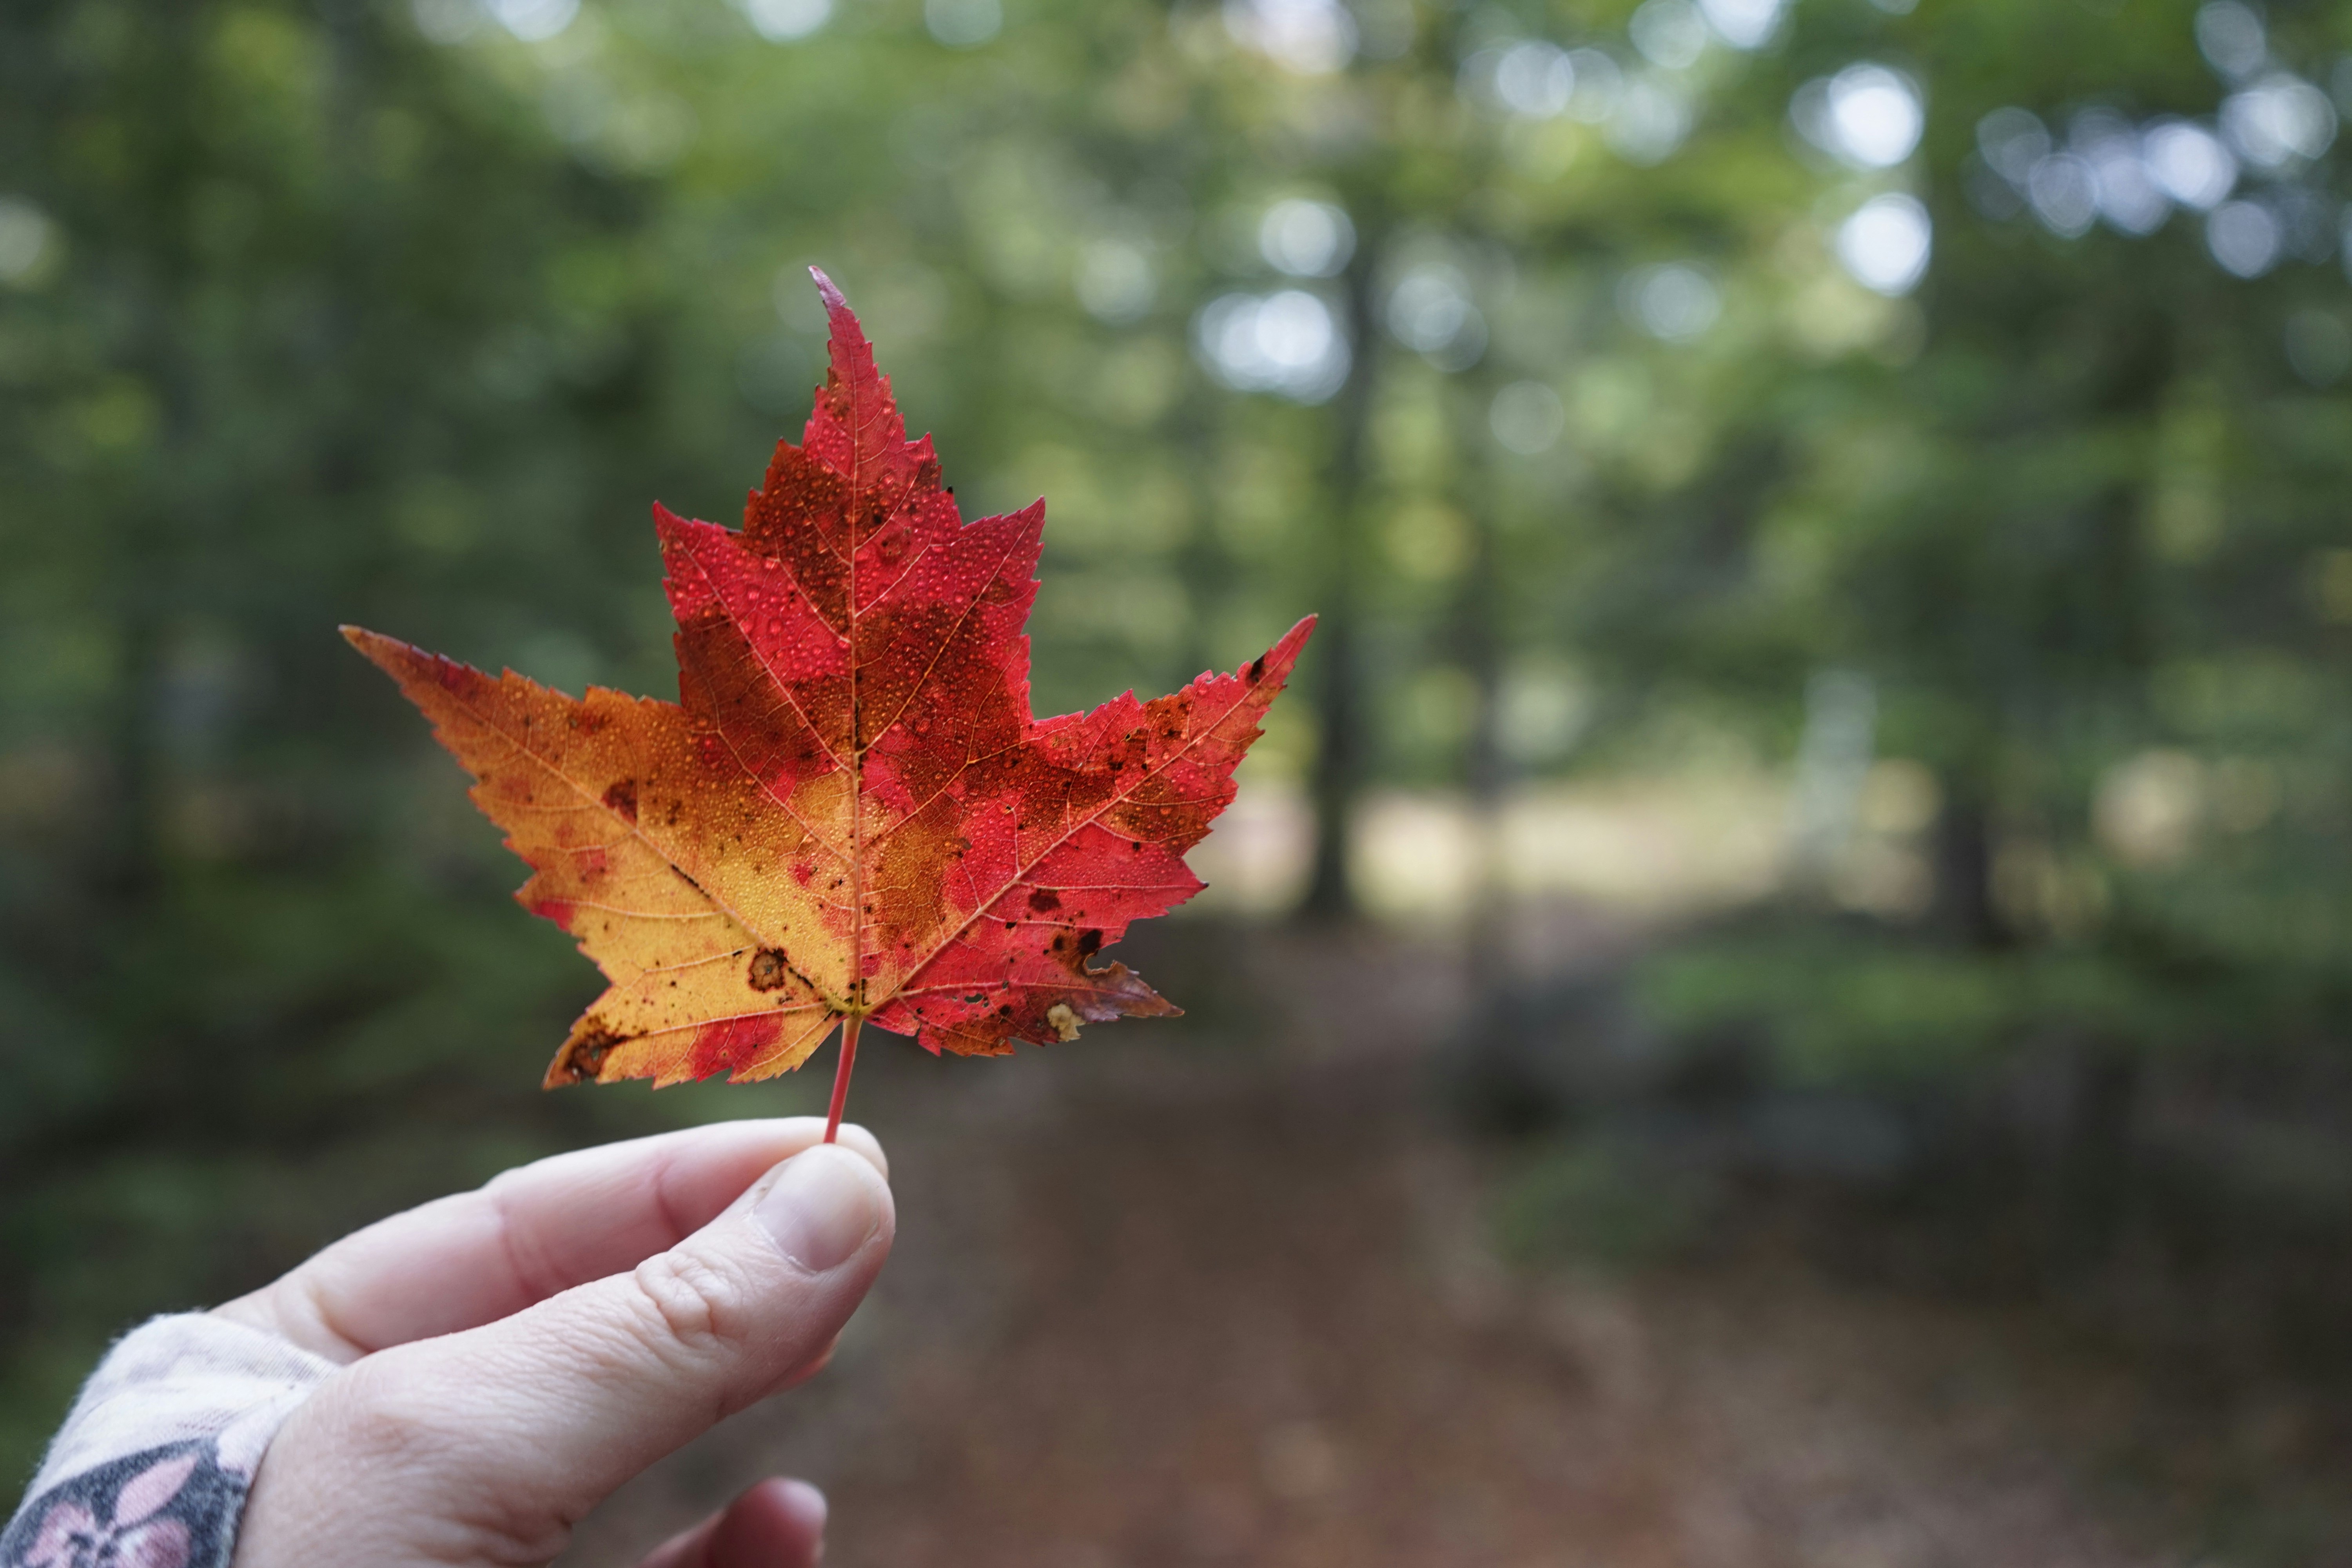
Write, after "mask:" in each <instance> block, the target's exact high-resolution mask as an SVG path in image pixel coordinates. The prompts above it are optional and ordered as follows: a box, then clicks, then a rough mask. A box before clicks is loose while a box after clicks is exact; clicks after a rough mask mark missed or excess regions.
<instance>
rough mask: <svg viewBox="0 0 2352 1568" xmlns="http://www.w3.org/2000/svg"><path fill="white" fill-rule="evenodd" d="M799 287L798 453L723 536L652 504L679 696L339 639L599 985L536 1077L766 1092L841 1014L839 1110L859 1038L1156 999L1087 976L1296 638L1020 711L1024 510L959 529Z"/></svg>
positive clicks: (902, 433)
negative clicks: (404, 698) (1160, 684)
mask: <svg viewBox="0 0 2352 1568" xmlns="http://www.w3.org/2000/svg"><path fill="white" fill-rule="evenodd" d="M811 270H812V272H814V276H815V278H816V283H817V288H818V289H819V291H820V292H821V293H822V294H823V296H824V304H825V309H826V311H827V313H828V314H829V315H830V317H831V319H832V344H831V353H832V365H831V369H830V372H829V374H827V376H826V378H825V384H824V386H823V387H822V388H820V389H819V391H818V394H817V400H816V408H815V411H814V413H813V414H812V415H811V416H810V417H809V421H808V425H807V427H806V430H805V431H804V433H803V437H802V444H801V445H800V446H798V447H794V446H793V445H792V444H791V443H790V442H789V441H783V442H779V443H778V444H777V447H776V454H775V457H774V458H773V460H772V461H771V462H770V464H769V465H768V472H767V477H766V479H765V482H764V483H763V484H762V485H761V488H760V489H758V490H756V491H754V492H752V494H751V498H750V500H749V502H748V504H747V505H746V507H745V509H744V515H743V527H742V529H741V530H740V531H734V530H730V529H727V528H724V527H721V526H719V525H717V524H714V523H708V522H699V521H688V520H686V519H684V518H681V517H678V516H677V514H675V513H673V512H671V511H670V510H667V508H665V507H661V506H658V505H656V507H655V508H654V521H655V526H656V531H657V532H658V533H659V535H660V540H661V549H662V558H663V563H664V565H665V567H666V569H667V584H666V585H667V590H668V594H669V601H670V607H671V609H672V611H673V612H674V613H675V614H676V616H677V639H676V641H677V659H678V698H679V700H678V701H677V702H675V703H670V702H663V701H660V700H655V699H651V698H640V697H631V696H628V695H626V694H625V693H623V692H619V691H613V690H608V689H604V688H602V687H590V688H589V689H588V691H587V695H586V696H585V697H584V698H572V697H568V696H566V695H565V694H563V693H562V692H561V691H557V690H554V689H551V688H549V687H545V686H541V685H540V684H539V683H537V682H536V681H532V680H530V679H525V678H524V677H522V676H520V675H517V674H515V673H514V672H513V671H512V670H508V671H506V672H504V673H503V674H501V675H499V676H496V677H492V676H490V675H488V674H485V673H484V672H482V671H480V670H478V669H474V668H470V667H468V666H466V665H462V664H458V663H457V662H455V661H453V660H450V659H446V658H440V657H439V656H437V655H435V654H430V653H426V652H424V651H422V650H421V649H418V648H415V647H410V646H409V645H408V644H406V643H404V642H399V641H396V640H395V639H394V638H391V637H383V636H380V635H378V634H376V633H373V632H369V631H364V630H362V629H360V628H358V627H355V626H346V627H345V628H343V635H344V636H345V637H348V638H350V640H351V641H352V645H353V646H354V647H357V648H358V649H359V650H360V651H361V652H362V653H363V654H365V655H366V656H367V657H368V658H371V659H373V660H374V661H375V662H376V663H377V664H378V665H380V666H382V667H383V668H384V669H385V670H386V671H387V672H388V673H390V674H391V675H392V677H393V678H394V679H396V680H397V681H399V682H400V686H401V689H403V690H404V692H406V693H407V695H408V697H409V699H410V700H412V701H414V702H415V704H416V706H417V707H418V708H420V709H422V710H424V712H425V716H426V717H427V718H429V719H431V720H432V721H433V724H434V732H435V734H436V736H437V737H438V738H439V740H440V742H441V743H442V744H443V745H445V746H446V747H447V748H448V749H449V751H450V752H453V753H454V754H455V755H456V756H457V760H458V761H459V762H460V763H463V764H465V766H466V768H467V770H468V771H469V772H470V773H472V774H473V775H474V779H475V784H474V789H473V798H474V801H475V804H476V805H478V806H479V807H480V808H481V809H482V811H483V812H484V813H485V814H486V815H487V816H489V817H490V819H491V820H492V821H494V822H496V823H497V824H498V825H499V826H500V827H503V828H504V829H506V832H507V835H508V837H507V843H508V846H509V847H510V848H512V849H513V850H514V851H515V852H516V853H517V854H518V855H520V856H521V857H522V858H523V859H524V860H525V861H527V862H528V863H529V864H530V868H531V873H532V874H531V876H530V879H529V880H528V881H527V882H525V883H524V884H523V886H522V888H521V889H520V891H519V892H518V893H517V894H516V897H517V898H518V899H519V900H520V901H521V902H522V903H523V905H524V906H525V907H526V908H528V909H530V910H532V911H533V912H534V913H537V914H541V915H544V916H546V917H547V918H548V919H550V920H551V921H555V922H556V923H557V924H559V925H561V926H562V928H563V929H564V930H565V931H569V932H570V933H571V934H572V936H573V937H575V938H577V939H578V941H579V943H580V947H581V950H582V951H583V952H585V953H587V955H588V956H589V957H590V958H592V959H593V960H594V961H595V962H596V963H597V966H598V967H599V968H601V969H602V970H603V971H604V977H605V978H606V979H607V980H608V981H610V982H611V984H610V986H609V987H608V989H606V991H605V992H604V994H603V995H601V996H599V997H598V998H597V999H596V1001H595V1002H594V1003H593V1005H590V1007H589V1008H588V1010H587V1011H586V1012H585V1013H583V1014H582V1015H581V1016H580V1018H579V1021H578V1022H577V1023H575V1024H574V1025H573V1026H572V1032H571V1035H570V1036H569V1037H567V1038H566V1039H565V1040H564V1042H563V1046H562V1049H560V1050H559V1051H557V1052H556V1055H555V1060H554V1062H553V1063H552V1065H551V1066H550V1067H549V1068H548V1071H547V1079H546V1082H547V1084H548V1086H549V1087H551V1088H552V1087H554V1086H555V1085H557V1084H560V1083H566V1082H580V1081H584V1080H587V1079H597V1080H599V1081H603V1082H612V1081H614V1080H616V1079H629V1078H651V1079H654V1080H655V1083H656V1087H659V1086H661V1085H666V1084H672V1083H678V1082H682V1081H685V1080H687V1079H702V1078H708V1077H711V1076H713V1075H716V1074H719V1073H722V1072H723V1073H726V1074H727V1075H729V1078H730V1081H733V1082H738V1083H740V1082H745V1081H748V1080H751V1079H763V1078H768V1077H771V1076H772V1075H773V1074H776V1073H780V1072H784V1071H787V1070H789V1069H791V1068H796V1067H798V1066H800V1065H801V1064H802V1063H803V1062H804V1061H806V1060H807V1059H808V1058H809V1057H810V1056H811V1055H812V1054H813V1053H814V1051H815V1050H816V1049H817V1047H819V1046H821V1045H822V1044H823V1043H824V1040H825V1038H826V1037H828V1036H829V1035H830V1034H831V1033H832V1032H833V1030H834V1028H835V1026H836V1025H838V1026H841V1027H842V1053H841V1062H840V1066H839V1068H838V1069H837V1071H836V1073H835V1086H834V1096H833V1110H832V1120H833V1121H835V1123H837V1122H838V1121H839V1119H840V1114H841V1104H842V1100H843V1096H844V1095H845V1092H846V1089H847V1087H848V1080H849V1069H850V1066H851V1063H852V1062H853V1060H854V1059H855V1055H856V1044H857V1035H858V1030H859V1028H860V1026H862V1025H863V1024H864V1023H865V1022H866V1021H867V1020H868V1019H870V1020H872V1021H873V1022H874V1023H875V1024H876V1025H877V1026H879V1027H882V1028H885V1029H888V1030H891V1031H893V1032H895V1033H898V1034H907V1035H912V1036H914V1037H915V1038H916V1039H917V1040H918V1041H919V1042H920V1043H921V1044H922V1045H923V1046H925V1047H928V1048H929V1049H930V1050H931V1051H933V1052H934V1053H936V1052H938V1051H940V1050H941V1049H945V1050H950V1051H953V1052H957V1053H959V1054H961V1055H966V1056H992V1055H1003V1054H1004V1053H1007V1052H1009V1051H1010V1050H1011V1049H1012V1048H1013V1042H1014V1041H1016V1040H1030V1041H1034V1042H1036V1043H1038V1044H1044V1043H1045V1042H1047V1041H1055V1040H1060V1041H1066V1040H1069V1039H1072V1038H1075V1037H1076V1035H1077V1033H1078V1027H1079V1026H1080V1025H1081V1024H1083V1023H1091V1022H1100V1021H1107V1020H1108V1019H1111V1018H1116V1017H1118V1016H1121V1015H1146V1014H1171V1013H1174V1012H1175V1011H1176V1010H1177V1009H1176V1008H1174V1007H1173V1006H1171V1005H1170V1004H1169V1003H1168V1002H1167V1001H1165V1000H1164V999H1162V998H1161V997H1160V995H1159V994H1158V993H1156V992H1154V991H1153V990H1152V989H1151V988H1150V986H1148V985H1146V984H1144V983H1143V982H1142V980H1140V979H1139V978H1138V977H1137V976H1136V975H1135V974H1134V973H1131V972H1130V971H1129V969H1128V968H1127V967H1126V966H1125V965H1124V964H1119V963H1109V964H1106V965H1103V966H1100V967H1097V966H1096V964H1095V963H1093V959H1094V957H1095V955H1096V953H1097V952H1098V951H1099V950H1100V949H1102V948H1105V947H1108V946H1109V945H1110V944H1112V943H1113V942H1118V940H1119V938H1120V937H1121V936H1123V935H1124V934H1125V933H1126V931H1127V927H1128V924H1129V921H1135V920H1139V919H1142V918H1145V917H1148V916H1150V915H1156V914H1160V913H1163V912H1165V911H1166V910H1169V909H1171V907H1173V906H1174V905H1176V904H1179V903H1181V902H1183V901H1184V900H1186V899H1189V898H1191V897H1192V895H1193V894H1194V893H1196V892H1198V891H1200V889H1201V888H1202V883H1201V881H1200V880H1199V879H1197V878H1195V877H1194V876H1193V875H1192V871H1191V869H1190V868H1188V867H1187V866H1186V865H1185V863H1184V858H1183V857H1184V852H1185V851H1186V850H1187V849H1189V848H1191V847H1192V846H1193V845H1194V844H1196V843H1198V842H1199V841H1200V839H1201V837H1202V835H1203V834H1205V833H1206V832H1207V831H1208V828H1209V824H1210V822H1211V821H1212V820H1213V818H1214V817H1215V816H1216V815H1217V814H1218V813H1219V812H1220V811H1222V810H1223V809H1224V807H1225V805H1226V804H1227V803H1228V802H1230V801H1231V800H1232V799H1233V795H1234V784H1233V773H1234V765H1235V764H1236V763H1239V762H1240V760H1241V757H1242V753H1243V752H1245V751H1246V750H1247V749H1248V747H1249V744H1250V742H1252V741H1254V740H1255V739H1256V738H1257V735H1258V733H1259V731H1258V721H1259V719H1260V718H1261V717H1262V716H1263V715H1264V714H1265V710H1266V708H1267V705H1268V704H1270V703H1271V702H1272V701H1273V700H1274V698H1275V696H1276V693H1277V692H1278V691H1280V690H1281V689H1282V685H1283V681H1284V679H1286V677H1287V676H1288V674H1289V672H1290V668H1291V666H1292V664H1293V662H1294V661H1295V660H1296V659H1297V656H1298V650H1299V647H1301V645H1302V644H1304V643H1305V642H1306V640H1307V634H1308V632H1309V631H1310V630H1311V629H1312V626H1313V624H1314V622H1313V617H1311V616H1310V617H1308V618H1307V619H1306V620H1303V621H1301V622H1299V623H1298V625H1297V626H1294V627H1292V628H1291V630H1290V632H1289V633H1288V634H1287V635H1286V636H1285V637H1283V639H1282V640H1281V641H1280V642H1278V643H1276V644H1275V646H1274V647H1272V648H1270V649H1268V650H1267V651H1266V652H1265V654H1264V655H1263V656H1262V657H1260V658H1256V659H1254V660H1252V661H1251V662H1250V663H1249V665H1248V666H1247V667H1246V668H1243V669H1242V670H1240V671H1238V672H1236V673H1234V674H1232V675H1218V674H1215V673H1213V672H1212V673H1209V674H1204V675H1202V677H1201V678H1200V679H1197V680H1195V681H1193V682H1192V684H1191V685H1189V686H1187V687H1186V688H1184V689H1182V690H1181V691H1179V692H1176V693H1175V694H1173V695H1172V696H1168V697H1161V698H1158V699H1156V700H1152V701H1150V702H1139V701H1137V700H1136V698H1135V695H1134V693H1133V692H1129V693H1126V694H1125V695H1122V696H1120V697H1118V698H1115V699H1113V700H1111V701H1108V702H1106V703H1105V704H1103V705H1102V706H1101V707H1099V708H1097V709H1096V710H1094V711H1093V712H1091V713H1085V714H1069V715H1066V716H1064V717H1061V718H1057V719H1046V720H1037V719H1034V718H1032V717H1031V716H1030V711H1029V639H1028V637H1026V636H1025V635H1024V632H1023V629H1022V628H1023V627H1024V625H1025V624H1026V622H1027V620H1028V616H1029V607H1030V604H1031V601H1032V600H1033V599H1034V597H1035V595H1036V590H1037V584H1036V583H1035V582H1034V579H1033V574H1034V571H1035V568H1036V564H1037V557H1038V552H1039V550H1040V548H1041V547H1042V542H1043V535H1044V527H1045V502H1044V501H1043V500H1039V501H1037V502H1034V503H1033V504H1032V505H1031V506H1029V507H1028V508H1027V509H1025V510H1022V511H1018V512H1013V513H1009V514H1007V515H1003V516H999V517H987V518H982V519H980V520H979V521H974V522H970V523H967V522H965V521H963V520H962V518H961V514H960V513H959V512H958V511H957V510H956V503H955V499H954V497H953V495H952V494H951V493H950V492H949V491H948V490H946V489H942V488H941V487H940V467H939V460H938V458H936V457H934V456H933V454H932V451H931V442H930V437H928V436H926V437H923V438H922V439H921V440H919V441H909V440H908V439H907V438H906V426H905V423H904V421H903V420H902V419H901V418H900V416H899V414H898V407H897V405H895V404H894V403H893V402H892V400H891V396H890V384H889V382H888V380H887V378H886V377H884V376H883V375H881V374H879V373H878V372H877V370H876V368H875V363H874V351H873V348H872V346H871V345H870V344H868V343H867V342H866V336H865V333H864V331H862V330H861V329H860V327H859V325H858V321H857V318H856V315H854V314H853V313H852V312H851V310H850V309H849V307H848V305H847V303H846V302H845V300H843V299H842V297H841V294H840V291H839V290H837V289H835V288H834V286H833V284H832V282H831V281H830V280H829V279H826V278H825V276H824V274H823V273H822V272H815V269H814V268H812V269H811ZM827 1135H828V1137H830V1136H831V1134H830V1132H828V1134H827Z"/></svg>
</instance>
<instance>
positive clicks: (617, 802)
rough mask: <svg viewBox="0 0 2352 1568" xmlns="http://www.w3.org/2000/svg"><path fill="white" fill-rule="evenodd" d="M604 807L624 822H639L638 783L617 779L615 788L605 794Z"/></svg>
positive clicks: (631, 780) (614, 783)
mask: <svg viewBox="0 0 2352 1568" xmlns="http://www.w3.org/2000/svg"><path fill="white" fill-rule="evenodd" d="M604 807H605V809H606V810H608V811H610V812H612V813H614V815H615V816H619V817H620V818H621V820H622V821H624V822H631V823H634V822H635V821H636V820H637V781H636V780H635V779H615V780H614V781H613V787H612V788H610V789H608V790H606V791H605V792H604Z"/></svg>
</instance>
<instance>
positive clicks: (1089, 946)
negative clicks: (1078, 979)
mask: <svg viewBox="0 0 2352 1568" xmlns="http://www.w3.org/2000/svg"><path fill="white" fill-rule="evenodd" d="M1101 951H1102V932H1100V931H1096V930H1094V929H1093V928H1092V927H1088V928H1087V930H1085V931H1080V932H1079V933H1078V956H1079V957H1080V958H1092V957H1093V956H1094V955H1095V954H1096V953H1098V952H1101Z"/></svg>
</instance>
